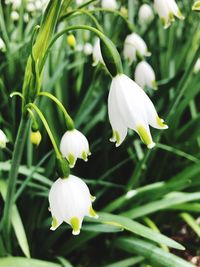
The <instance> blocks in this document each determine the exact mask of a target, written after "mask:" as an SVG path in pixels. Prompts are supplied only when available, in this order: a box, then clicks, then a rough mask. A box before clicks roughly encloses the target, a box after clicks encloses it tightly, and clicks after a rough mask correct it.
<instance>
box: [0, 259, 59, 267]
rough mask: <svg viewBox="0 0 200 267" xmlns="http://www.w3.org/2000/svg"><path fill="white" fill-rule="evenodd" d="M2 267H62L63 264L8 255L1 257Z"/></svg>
mask: <svg viewBox="0 0 200 267" xmlns="http://www.w3.org/2000/svg"><path fill="white" fill-rule="evenodd" d="M0 267H61V265H60V264H56V263H52V262H49V261H42V260H36V259H26V258H22V257H8V258H1V259H0Z"/></svg>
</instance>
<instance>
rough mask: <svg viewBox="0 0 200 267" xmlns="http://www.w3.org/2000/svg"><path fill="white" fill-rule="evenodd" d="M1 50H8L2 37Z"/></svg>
mask: <svg viewBox="0 0 200 267" xmlns="http://www.w3.org/2000/svg"><path fill="white" fill-rule="evenodd" d="M0 51H2V52H5V51H6V45H5V43H4V41H3V39H2V38H1V37H0Z"/></svg>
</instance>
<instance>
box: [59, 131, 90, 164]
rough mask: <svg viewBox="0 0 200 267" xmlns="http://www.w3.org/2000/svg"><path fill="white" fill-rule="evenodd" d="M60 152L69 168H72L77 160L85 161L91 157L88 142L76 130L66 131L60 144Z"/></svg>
mask: <svg viewBox="0 0 200 267" xmlns="http://www.w3.org/2000/svg"><path fill="white" fill-rule="evenodd" d="M60 151H61V153H62V155H63V157H65V158H66V159H67V160H68V161H69V166H70V168H73V167H74V165H75V163H76V160H77V158H79V159H83V160H84V161H87V160H88V159H87V157H88V156H89V155H91V153H90V150H89V144H88V140H87V138H86V137H85V135H83V134H82V133H81V132H79V131H78V130H76V129H74V130H70V131H67V132H66V133H65V134H64V135H63V137H62V139H61V142H60Z"/></svg>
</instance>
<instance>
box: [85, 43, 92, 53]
mask: <svg viewBox="0 0 200 267" xmlns="http://www.w3.org/2000/svg"><path fill="white" fill-rule="evenodd" d="M83 52H84V54H85V55H86V56H90V55H91V54H92V53H93V46H92V45H91V44H90V43H86V44H84V46H83Z"/></svg>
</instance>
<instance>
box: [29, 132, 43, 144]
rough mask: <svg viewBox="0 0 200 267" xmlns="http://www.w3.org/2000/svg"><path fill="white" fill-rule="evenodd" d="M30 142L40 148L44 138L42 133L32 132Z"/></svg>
mask: <svg viewBox="0 0 200 267" xmlns="http://www.w3.org/2000/svg"><path fill="white" fill-rule="evenodd" d="M30 140H31V143H32V144H33V145H36V146H39V144H40V142H41V140H42V136H41V133H40V131H38V130H37V131H35V132H34V131H31V134H30Z"/></svg>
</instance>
